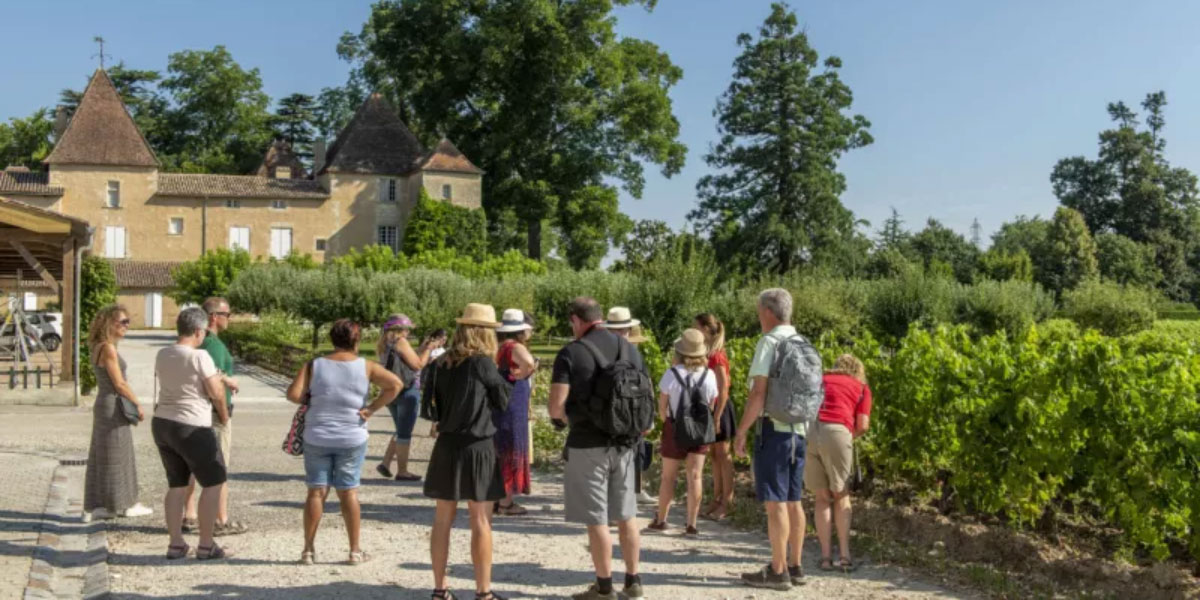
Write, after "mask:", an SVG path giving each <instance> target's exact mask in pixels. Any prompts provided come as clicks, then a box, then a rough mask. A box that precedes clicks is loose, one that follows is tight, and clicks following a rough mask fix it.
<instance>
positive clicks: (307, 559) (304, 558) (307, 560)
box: [300, 550, 317, 565]
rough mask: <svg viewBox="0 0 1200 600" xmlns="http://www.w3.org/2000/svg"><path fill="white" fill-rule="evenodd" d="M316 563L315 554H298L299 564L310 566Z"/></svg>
mask: <svg viewBox="0 0 1200 600" xmlns="http://www.w3.org/2000/svg"><path fill="white" fill-rule="evenodd" d="M315 562H317V553H316V552H314V551H312V550H305V551H304V552H301V553H300V564H302V565H311V564H313V563H315Z"/></svg>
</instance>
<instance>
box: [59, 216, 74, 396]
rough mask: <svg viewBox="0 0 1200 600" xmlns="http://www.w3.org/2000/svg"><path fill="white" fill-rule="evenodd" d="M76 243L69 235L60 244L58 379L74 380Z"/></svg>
mask: <svg viewBox="0 0 1200 600" xmlns="http://www.w3.org/2000/svg"><path fill="white" fill-rule="evenodd" d="M76 243H77V242H76V240H75V238H73V237H70V238H67V241H66V242H64V243H63V246H62V265H63V276H62V296H61V297H60V298H59V306H61V307H62V314H63V320H62V330H63V335H62V346H60V347H59V349H60V350H61V351H62V362H61V364H62V369H61V374H60V375H59V380H60V381H75V367H76V365H75V345H76V344H78V343H79V342H78V340H76V339H75V320H76V319H77V318H78V315H76V314H75V295H76V294H78V293H79V287H78V284H79V282H77V281H75V259H76V254H75V245H76Z"/></svg>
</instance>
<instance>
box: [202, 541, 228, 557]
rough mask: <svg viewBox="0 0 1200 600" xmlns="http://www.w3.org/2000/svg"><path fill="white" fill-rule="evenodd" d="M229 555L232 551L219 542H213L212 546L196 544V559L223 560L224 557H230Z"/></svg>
mask: <svg viewBox="0 0 1200 600" xmlns="http://www.w3.org/2000/svg"><path fill="white" fill-rule="evenodd" d="M229 556H230V553H228V552H226V551H225V549H224V548H222V547H220V546H218V545H217V544H213V545H212V547H211V548H205V547H204V546H196V560H221V559H222V558H229Z"/></svg>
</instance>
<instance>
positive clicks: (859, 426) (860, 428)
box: [854, 414, 871, 437]
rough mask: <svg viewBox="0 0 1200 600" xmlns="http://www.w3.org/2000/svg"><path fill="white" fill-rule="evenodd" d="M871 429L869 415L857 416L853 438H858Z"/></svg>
mask: <svg viewBox="0 0 1200 600" xmlns="http://www.w3.org/2000/svg"><path fill="white" fill-rule="evenodd" d="M870 428H871V415H862V414H860V415H858V418H857V419H856V422H855V423H854V437H858V436H860V435H862V434H864V433H866V432H867V430H868V429H870Z"/></svg>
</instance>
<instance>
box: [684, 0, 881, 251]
mask: <svg viewBox="0 0 1200 600" xmlns="http://www.w3.org/2000/svg"><path fill="white" fill-rule="evenodd" d="M737 44H738V46H739V47H740V48H741V49H742V54H741V55H740V56H738V58H737V59H736V60H735V61H734V74H733V82H732V83H731V84H730V85H729V88H728V89H727V90H726V91H725V93H724V94H723V95H722V96H721V98H720V100H719V101H718V102H717V110H716V113H717V119H718V124H717V131H718V133H719V134H720V140H719V141H718V142H717V144H716V146H714V147H713V149H712V151H711V152H709V154H708V155H707V156H706V157H705V161H706V162H707V163H708V165H709V166H710V167H711V168H713V169H714V170H716V171H717V173H714V174H712V175H707V176H705V177H703V178H702V179H701V180H700V182H699V184H698V185H697V192H698V194H699V196H700V204H699V206H698V207H697V208H696V209H695V210H693V211H692V212H691V214H690V215H689V216H690V218H691V219H693V220H694V221H695V222H696V223H697V225H698V226H699V228H700V231H703V232H706V233H708V234H709V235H710V236H711V238H712V240H713V243H714V245H715V247H716V249H717V252H718V256H719V257H720V259H721V260H722V261H723V262H730V263H732V265H733V267H734V268H735V269H749V268H754V269H762V268H764V267H765V268H767V269H770V270H772V271H775V272H779V273H783V272H787V271H789V270H791V269H792V268H794V267H798V266H800V265H803V264H807V263H811V262H818V263H819V262H821V259H822V257H823V256H824V257H828V256H836V255H837V254H838V253H839V252H844V251H845V249H846V247H847V245H848V244H849V242H850V241H852V240H853V239H854V238H855V237H856V236H857V232H856V230H855V225H856V223H855V221H854V216H853V214H852V213H851V212H850V211H849V210H847V209H846V207H844V206H843V205H842V203H841V201H840V200H839V196H840V195H841V193H842V192H843V191H844V190H845V188H846V181H845V177H844V176H843V175H842V174H841V173H839V172H837V159H838V158H839V157H840V156H841V155H842V154H843V153H844V152H846V151H848V150H852V149H854V148H859V147H862V146H865V145H867V144H870V143H871V141H872V139H871V136H870V134H869V133H868V132H867V128H868V127H869V126H870V123H868V122H867V120H866V119H865V118H863V117H862V116H861V115H854V116H849V115H847V114H846V111H847V110H849V109H850V106H851V103H852V101H853V95H852V94H851V92H850V88H849V87H848V86H847V85H846V84H845V83H843V82H842V80H841V79H840V78H839V77H838V69H840V68H841V66H842V61H841V60H840V59H838V58H837V57H833V56H830V57H827V58H826V59H825V61H824V62H823V68H820V69H819V68H818V64H819V59H818V56H817V52H816V50H814V49H813V48H812V47H811V46H809V44H808V36H807V35H805V34H804V32H803V31H800V30H799V29H798V21H797V18H796V15H795V13H793V12H791V11H790V10H788V8H787V7H786V6H785V5H783V4H778V3H776V4H773V5H772V6H771V14H770V16H769V17H767V19H766V21H765V22H764V23H763V25H762V27H761V28H760V29H759V31H758V36H757V37H755V36H752V35H750V34H741V35H739V36H738V38H737Z"/></svg>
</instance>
